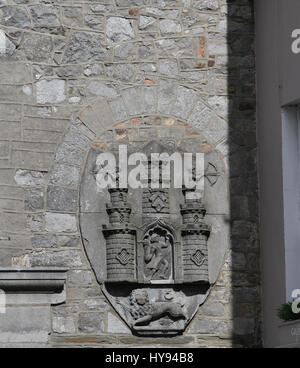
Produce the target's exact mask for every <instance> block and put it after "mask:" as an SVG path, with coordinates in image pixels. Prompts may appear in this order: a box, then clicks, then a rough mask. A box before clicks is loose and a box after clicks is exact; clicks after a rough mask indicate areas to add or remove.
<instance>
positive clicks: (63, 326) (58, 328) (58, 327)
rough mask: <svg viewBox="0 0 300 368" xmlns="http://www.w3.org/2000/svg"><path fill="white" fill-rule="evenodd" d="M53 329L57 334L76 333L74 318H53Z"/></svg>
mask: <svg viewBox="0 0 300 368" xmlns="http://www.w3.org/2000/svg"><path fill="white" fill-rule="evenodd" d="M52 329H53V332H55V333H59V334H62V333H74V332H75V331H76V327H75V322H74V319H73V318H72V317H60V316H55V317H53V318H52Z"/></svg>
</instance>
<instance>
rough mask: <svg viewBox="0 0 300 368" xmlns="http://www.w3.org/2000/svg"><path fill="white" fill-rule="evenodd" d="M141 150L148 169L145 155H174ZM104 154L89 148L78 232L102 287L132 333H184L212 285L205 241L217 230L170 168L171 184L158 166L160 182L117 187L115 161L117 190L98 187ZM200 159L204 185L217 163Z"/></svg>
mask: <svg viewBox="0 0 300 368" xmlns="http://www.w3.org/2000/svg"><path fill="white" fill-rule="evenodd" d="M116 147H117V148H115V151H114V155H115V156H116V157H117V149H118V146H116ZM138 150H139V151H141V152H143V153H144V155H145V157H146V158H147V160H146V161H145V162H144V163H143V164H144V165H145V164H147V163H148V164H149V166H148V169H149V167H150V164H151V162H150V161H151V160H150V153H153V152H155V153H159V154H161V153H162V152H167V153H168V154H172V153H173V152H174V149H170V147H169V146H168V145H165V144H164V143H162V142H160V141H159V140H153V141H149V142H146V143H143V144H140V145H138V146H135V147H134V149H133V150H132V152H137V151H138ZM101 153H102V152H101V151H100V150H97V149H92V150H91V151H90V154H89V157H88V161H87V167H86V170H85V174H84V181H83V184H82V192H81V201H82V202H81V203H82V212H81V229H82V235H83V241H84V244H85V248H86V251H87V255H88V257H89V259H90V262H91V264H92V266H93V267H94V269H95V272H96V276H97V278H98V280H99V282H100V283H101V285H102V290H103V292H104V294H105V295H106V297H107V299H108V300H109V301H110V303H111V304H112V305H113V307H114V308H115V310H116V311H117V312H118V313H119V315H120V316H121V317H122V318H123V320H124V321H125V322H126V323H127V325H128V326H129V327H130V328H131V330H132V332H133V333H134V334H137V335H176V334H179V333H182V332H183V331H184V330H185V328H186V326H187V325H188V323H189V322H190V321H191V319H192V318H193V316H194V315H195V313H196V312H197V309H198V307H199V305H200V304H202V303H203V302H204V301H205V299H206V297H207V295H208V292H209V289H210V285H211V282H212V277H211V276H210V273H209V262H210V260H209V239H210V235H211V233H212V232H213V231H214V227H213V226H214V225H213V224H212V223H210V224H209V223H207V222H206V208H205V205H204V203H205V198H203V193H202V194H201V196H199V195H198V196H195V189H194V188H192V189H189V188H187V187H186V186H184V185H183V186H182V187H181V188H177V187H175V186H174V179H172V178H174V177H175V175H174V171H173V172H172V175H171V179H170V184H171V185H170V186H169V187H166V186H164V185H163V182H164V178H163V177H162V175H161V172H162V171H161V170H160V169H159V176H158V181H157V183H156V184H157V185H154V186H153V185H151V184H150V179H149V178H146V179H143V180H144V181H145V182H148V184H149V185H145V186H143V187H139V188H136V189H133V188H131V187H130V186H129V187H127V188H126V187H122V186H121V185H120V178H119V175H120V173H119V171H120V169H119V164H120V162H119V161H118V159H116V162H117V165H116V166H117V170H116V175H115V177H114V180H115V183H116V185H115V186H111V187H108V188H104V189H101V188H100V189H99V187H97V180H98V177H97V175H98V173H99V170H100V169H101V168H100V166H99V155H101ZM129 154H130V152H128V155H129ZM204 161H205V165H204V166H205V167H204V170H206V172H205V173H204V175H205V174H207V176H208V177H207V178H205V180H204V181H205V185H206V186H209V187H212V186H213V185H216V183H218V180H219V176H220V175H222V174H221V173H219V171H218V170H219V167H218V166H219V163H218V161H216V160H212V162H207V160H204ZM173 170H174V169H173ZM112 176H114V175H112ZM91 193H93V195H94V196H95V198H93V196H92V194H91ZM208 193H209V190H208ZM217 231H219V228H218V229H217ZM222 256H224V253H223V254H222V253H221V252H220V253H219V254H218V255H217V257H216V256H213V257H214V258H213V259H212V261H211V262H213V264H214V263H216V261H218V262H219V258H220V259H221V257H222ZM217 272H218V271H217Z"/></svg>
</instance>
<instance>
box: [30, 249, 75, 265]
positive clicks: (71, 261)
mask: <svg viewBox="0 0 300 368" xmlns="http://www.w3.org/2000/svg"><path fill="white" fill-rule="evenodd" d="M29 262H30V266H31V267H66V268H74V267H80V266H82V261H81V256H80V252H79V251H78V250H60V251H43V252H37V253H32V254H30V255H29Z"/></svg>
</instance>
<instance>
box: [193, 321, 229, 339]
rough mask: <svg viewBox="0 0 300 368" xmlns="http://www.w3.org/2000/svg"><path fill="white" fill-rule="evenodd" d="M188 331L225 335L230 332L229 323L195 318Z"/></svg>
mask: <svg viewBox="0 0 300 368" xmlns="http://www.w3.org/2000/svg"><path fill="white" fill-rule="evenodd" d="M188 333H191V334H209V335H217V336H223V335H228V334H229V333H230V330H229V326H228V323H227V322H225V321H221V320H214V319H195V320H194V321H193V322H192V324H191V327H190V329H189V330H188Z"/></svg>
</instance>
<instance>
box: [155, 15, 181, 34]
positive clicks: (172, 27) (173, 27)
mask: <svg viewBox="0 0 300 368" xmlns="http://www.w3.org/2000/svg"><path fill="white" fill-rule="evenodd" d="M159 28H160V32H161V34H162V36H167V35H171V34H174V33H180V32H181V29H182V28H181V25H180V23H178V22H176V21H174V20H169V19H164V20H161V21H160V23H159Z"/></svg>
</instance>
